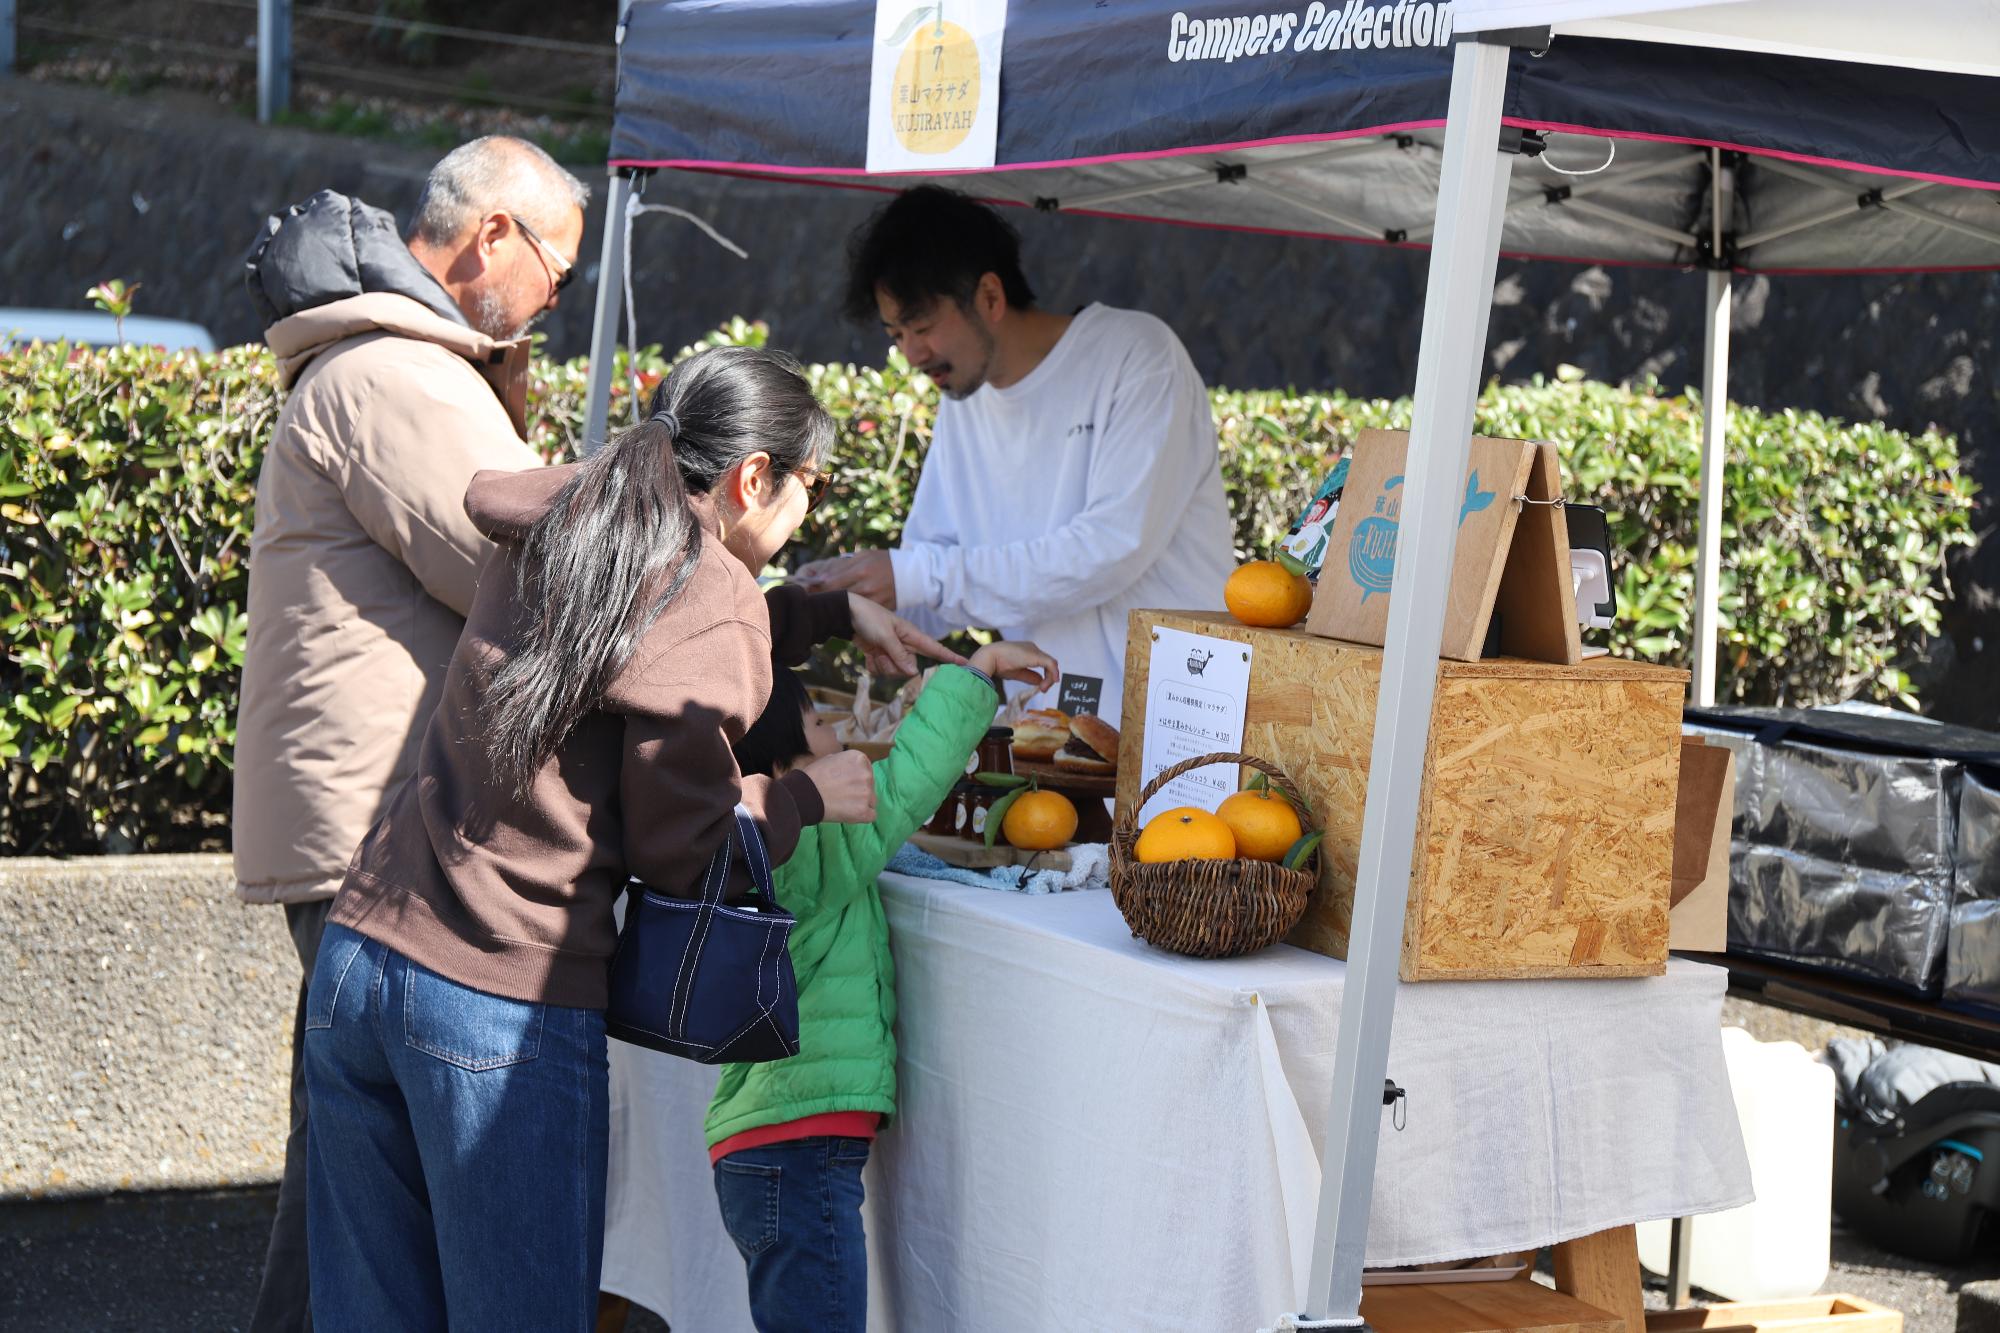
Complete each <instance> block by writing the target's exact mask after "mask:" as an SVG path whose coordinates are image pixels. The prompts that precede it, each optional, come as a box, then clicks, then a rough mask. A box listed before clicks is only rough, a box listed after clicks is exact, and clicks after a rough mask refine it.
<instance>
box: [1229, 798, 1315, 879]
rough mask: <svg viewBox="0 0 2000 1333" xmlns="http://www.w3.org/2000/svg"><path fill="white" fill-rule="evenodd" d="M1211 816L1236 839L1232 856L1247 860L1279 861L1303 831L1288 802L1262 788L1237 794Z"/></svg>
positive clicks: (1297, 813)
mask: <svg viewBox="0 0 2000 1333" xmlns="http://www.w3.org/2000/svg"><path fill="white" fill-rule="evenodd" d="M1215 817H1216V818H1217V819H1220V820H1221V821H1222V822H1223V823H1225V824H1227V825H1229V831H1230V833H1232V834H1234V835H1235V837H1236V854H1237V855H1238V856H1241V857H1244V858H1246V859H1247V860H1251V861H1279V860H1283V859H1284V855H1285V853H1286V852H1288V851H1290V850H1291V849H1292V845H1293V844H1294V843H1296V842H1298V840H1299V837H1300V835H1301V834H1302V833H1303V832H1304V830H1303V829H1302V828H1301V827H1300V826H1299V812H1298V811H1296V810H1294V809H1292V803H1291V802H1290V801H1288V800H1286V799H1285V798H1284V797H1282V796H1280V795H1278V794H1277V793H1276V792H1274V791H1272V790H1271V789H1270V788H1269V787H1265V788H1263V789H1262V790H1259V791H1239V792H1237V793H1236V794H1235V795H1234V796H1232V797H1230V798H1229V799H1228V800H1226V801H1224V802H1223V803H1222V804H1221V805H1219V806H1217V807H1216V810H1215Z"/></svg>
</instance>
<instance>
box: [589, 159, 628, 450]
mask: <svg viewBox="0 0 2000 1333" xmlns="http://www.w3.org/2000/svg"><path fill="white" fill-rule="evenodd" d="M631 201H632V176H631V173H630V172H626V171H613V172H612V173H611V189H610V191H609V193H607V194H606V195H605V198H604V253H603V257H602V258H601V259H599V261H598V264H597V312H596V315H595V317H594V320H593V322H592V323H591V326H590V390H589V394H590V396H589V397H588V398H587V399H585V412H584V420H583V440H582V441H581V443H580V445H579V452H581V453H582V454H583V456H584V457H586V458H588V457H589V456H590V455H592V454H594V453H596V452H597V451H598V450H599V449H602V448H603V447H604V443H605V441H606V440H607V439H608V438H609V435H608V434H607V427H608V426H609V423H610V419H611V369H612V366H613V364H614V363H615V362H616V360H617V356H618V296H619V293H620V292H622V291H624V290H625V229H626V228H627V227H630V226H631V225H632V222H631V219H630V218H628V217H627V216H626V209H627V207H628V205H629V204H630V203H631Z"/></svg>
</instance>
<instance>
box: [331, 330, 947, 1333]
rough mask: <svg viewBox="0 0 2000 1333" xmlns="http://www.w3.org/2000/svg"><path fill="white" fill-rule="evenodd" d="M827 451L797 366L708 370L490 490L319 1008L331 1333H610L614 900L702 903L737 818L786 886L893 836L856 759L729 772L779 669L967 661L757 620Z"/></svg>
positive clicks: (815, 612)
mask: <svg viewBox="0 0 2000 1333" xmlns="http://www.w3.org/2000/svg"><path fill="white" fill-rule="evenodd" d="M832 438H833V423H832V420H831V418H829V417H828V415H827V414H826V411H825V410H824V409H823V408H821V407H820V406H819V404H818V403H817V402H816V401H815V400H814V399H813V396H812V393H811V391H810V389H809V387H808V386H807V384H806V382H805V379H804V377H803V376H802V375H801V374H800V372H799V369H798V367H797V366H796V365H795V364H794V363H792V362H791V361H789V360H788V359H786V358H784V357H782V356H779V355H778V354H776V353H771V352H766V351H763V350H760V349H752V348H740V347H735V348H717V349H713V350H710V351H706V352H702V353H699V354H697V355H696V356H694V357H691V358H689V359H688V360H687V361H685V362H683V363H682V364H681V365H680V366H678V367H677V368H676V369H675V370H674V371H673V372H672V373H671V374H670V375H669V376H668V377H667V378H666V379H665V380H664V381H663V382H662V383H661V385H660V387H659V389H658V391H657V392H656V394H655V395H654V398H653V401H652V403H651V404H650V411H649V415H648V417H647V419H646V420H645V421H644V422H642V423H641V424H639V425H638V426H635V427H633V428H632V429H630V430H628V431H626V432H624V433H623V434H621V435H619V436H618V437H617V438H616V439H614V440H612V441H611V442H610V443H609V444H608V445H607V446H606V447H605V448H604V449H602V450H601V451H599V452H598V453H597V454H596V455H595V456H593V457H592V458H590V459H589V460H587V461H585V462H582V463H576V464H570V465H567V466H563V467H554V468H547V469H543V470H540V471H535V472H525V473H506V474H501V473H482V474H480V475H479V476H478V477H477V478H475V479H474V481H473V483H472V487H471V489H470V490H469V491H468V492H467V493H466V511H467V512H468V513H469V514H470V515H471V516H472V518H473V520H474V522H475V523H477V524H478V525H479V527H480V528H481V530H482V531H484V532H485V533H486V534H487V535H488V536H489V537H491V538H492V539H493V540H494V542H495V544H496V552H495V554H494V555H493V556H492V557H491V558H490V559H489V561H488V563H487V565H486V567H485V569H484V570H483V571H482V574H481V578H480V585H479V592H478V596H477V597H476V599H475V601H474V603H473V607H472V612H471V615H470V616H469V617H468V618H467V620H466V625H465V632H464V634H463V635H462V636H461V638H460V639H459V643H458V649H457V652H456V653H455V655H454V657H453V659H452V663H451V668H450V671H449V673H448V675H447V678H446V682H445V688H444V694H443V698H442V699H441V701H440V703H439V705H438V708H437V711H436V713H435V714H434V715H433V716H432V718H431V720H430V723H429V725H428V727H427V729H426V730H425V732H424V735H423V739H422V741H421V743H420V751H419V760H418V767H417V773H416V776H415V777H414V778H412V779H411V781H410V782H408V783H407V784H405V786H404V787H403V788H401V789H400V790H399V791H398V792H397V793H395V795H393V796H392V797H391V798H390V801H389V804H388V807H387V809H386V810H385V811H384V813H383V814H382V817H381V819H380V820H379V821H378V822H377V823H376V825H375V827H374V828H373V829H372V830H371V831H370V833H369V834H368V836H367V838H366V839H364V840H363V842H362V844H361V847H360V849H359V850H358V851H356V853H355V855H354V859H353V861H352V863H351V865H350V867H349V870H348V875H347V881H346V883H345V884H344V885H343V886H342V888H341V891H340V894H339V896H338V898H336V899H335V902H334V906H333V910H332V913H331V915H330V917H329V920H328V926H327V932H326V937H325V940H324V941H323V943H322V944H321V947H320V954H319V960H318V962H317V964H316V966H315V970H314V973H313V985H312V988H311V990H310V992H309V993H308V996H307V1001H306V1007H307V1015H306V1023H305V1067H306V1080H307V1088H308V1091H309V1094H310V1096H311V1098H312V1120H311V1125H312V1129H311V1139H310V1144H309V1152H310V1154H311V1159H312V1160H311V1169H310V1171H309V1172H308V1180H309V1182H310V1183H309V1197H308V1203H307V1215H308V1250H309V1252H310V1256H311V1264H312V1281H313V1319H314V1323H315V1325H316V1326H318V1327H319V1328H321V1329H322V1330H331V1331H334V1333H338V1330H344V1329H369V1330H373V1329H378V1328H392V1327H393V1328H445V1327H451V1328H461V1327H462V1328H533V1329H578V1330H587V1329H589V1328H591V1327H592V1324H593V1322H594V1318H595V1310H596V1301H597V1279H598V1269H599V1263H600V1259H601V1253H602V1242H603V1226H604V1185H605V1180H604V1173H605V1157H606V1142H607V1136H608V1133H609V1109H608V1106H607V1100H608V1090H607V1066H606V1052H605V1033H604V1005H605V988H606V976H607V971H608V967H609V960H610V955H611V952H612V948H613V945H614V943H615V928H614V924H613V916H612V908H613V904H614V902H615V900H616V898H617V896H618V894H619V893H620V891H621V890H622V888H623V886H624V885H625V883H626V882H627V880H628V879H630V878H637V879H640V880H642V881H644V882H645V883H646V884H648V885H649V886H651V887H653V888H655V889H657V890H660V891H663V892H668V893H683V894H687V895H688V896H693V893H694V889H695V882H696V880H697V878H698V877H699V876H700V874H701V873H702V871H703V870H705V869H706V867H707V865H708V863H709V860H710V858H711V857H712V856H713V854H714V853H715V851H716V849H717V848H718V847H719V846H720V845H721V843H722V841H723V839H724V838H725V837H726V836H727V829H728V827H729V826H730V823H731V822H732V819H733V811H734V810H735V807H736V806H737V805H738V803H739V802H740V803H741V804H742V805H744V806H745V807H746V808H748V809H749V810H750V811H751V813H752V816H753V817H754V818H755V819H756V821H757V823H758V824H759V826H760V829H761V831H762V832H763V834H764V839H765V842H766V843H767V845H768V846H769V849H770V854H771V857H772V859H773V860H774V861H777V862H782V861H783V860H785V859H786V858H787V857H789V856H790V854H791V852H792V849H793V847H794V846H795V845H796V843H797V841H798V837H799V833H800V831H801V830H802V829H804V828H806V827H809V826H811V825H813V824H816V823H819V822H822V821H831V822H838V823H866V822H868V821H869V820H871V819H872V818H873V817H874V782H873V777H872V774H871V771H870V768H869V765H868V763H867V761H866V759H865V758H863V757H862V756H860V755H858V754H840V755H833V756H830V757H827V758H825V759H821V760H818V761H815V762H814V763H812V764H811V765H809V766H807V767H805V768H801V769H798V770H794V771H792V772H790V773H787V774H786V775H785V776H784V777H782V778H777V779H772V778H768V777H749V778H746V777H744V776H743V775H742V774H740V773H739V772H738V770H737V766H736V761H735V758H734V756H733V755H732V753H731V749H730V747H731V745H732V744H733V743H734V742H735V741H737V740H738V739H740V738H741V737H742V734H743V732H744V730H745V729H746V728H747V727H748V726H749V725H750V724H751V723H752V722H753V721H754V720H755V719H756V718H757V717H758V715H759V714H760V713H761V712H762V711H763V708H764V704H765V701H766V699H767V698H768V696H769V694H770V689H771V672H772V666H773V662H774V661H775V662H776V663H778V664H780V665H791V664H796V663H798V662H801V661H803V660H804V658H805V657H806V655H807V654H808V653H809V652H810V651H811V649H812V646H813V645H814V644H816V643H818V642H821V641H823V640H824V639H827V638H834V637H840V638H850V639H853V640H854V641H855V642H856V643H858V644H860V645H862V647H863V648H864V649H865V650H866V651H867V652H868V653H869V655H870V658H871V660H872V661H874V662H875V663H877V664H878V665H882V666H888V667H893V668H900V669H902V670H904V671H911V672H913V671H914V670H915V667H916V654H917V653H919V652H921V653H924V654H927V655H930V656H934V657H938V658H940V659H943V660H957V659H956V658H955V657H954V656H953V655H952V654H950V653H948V652H947V651H946V650H945V649H943V648H942V647H941V646H939V645H938V644H937V643H935V642H934V641H932V640H930V639H928V638H927V637H925V636H924V635H922V634H921V633H919V632H918V631H917V630H915V629H914V628H912V627H911V626H909V625H907V624H905V623H904V622H902V621H900V620H898V619H896V618H895V617H894V616H892V615H890V614H889V613H888V612H887V611H885V610H883V609H882V608H880V607H878V606H875V605H874V604H873V603H870V602H866V601H862V600H860V599H855V598H849V597H847V596H846V595H844V594H831V595H821V596H807V595H804V594H801V593H798V592H797V591H796V590H791V589H779V590H776V591H774V592H773V593H772V594H770V595H769V596H768V597H766V596H764V595H762V594H760V593H759V592H758V589H757V584H756V580H755V574H756V573H757V572H758V571H760V570H762V569H763V568H764V566H765V564H766V563H767V562H768V561H769V560H770V559H771V557H772V556H773V555H775V554H776V553H777V551H778V550H779V548H780V547H782V546H783V545H784V543H785V542H786V541H787V540H789V539H790V537H791V535H792V533H793V532H794V531H796V529H797V528H798V525H799V524H800V523H801V522H802V521H803V520H804V518H805V515H806V512H807V510H808V509H809V508H810V507H811V502H812V498H813V496H814V494H815V493H816V491H817V488H818V485H819V479H820V478H821V476H822V475H823V474H822V473H821V472H820V470H819V469H820V465H821V463H822V461H823V458H824V455H825V453H826V451H827V449H828V447H829V445H830V444H831V442H832Z"/></svg>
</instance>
